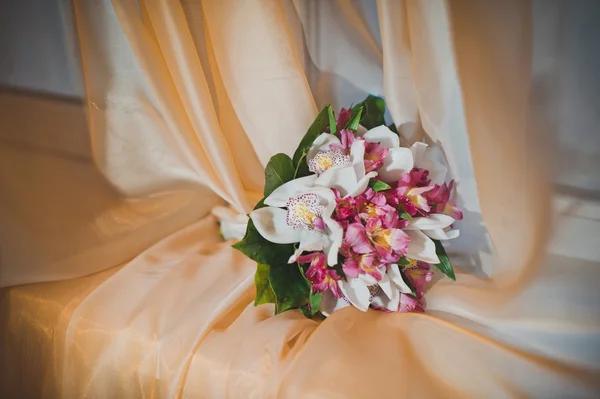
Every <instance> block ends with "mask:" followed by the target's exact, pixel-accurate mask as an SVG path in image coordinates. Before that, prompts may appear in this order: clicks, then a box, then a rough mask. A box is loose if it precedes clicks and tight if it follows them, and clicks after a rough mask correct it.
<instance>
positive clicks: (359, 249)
mask: <svg viewBox="0 0 600 399" xmlns="http://www.w3.org/2000/svg"><path fill="white" fill-rule="evenodd" d="M344 241H345V242H346V243H347V245H349V246H350V248H352V250H353V251H354V252H356V253H358V254H368V253H371V252H373V251H374V248H373V246H372V245H371V243H370V242H369V240H368V239H367V232H366V231H365V226H363V225H362V224H361V223H351V224H349V225H348V228H347V229H346V234H345V235H344Z"/></svg>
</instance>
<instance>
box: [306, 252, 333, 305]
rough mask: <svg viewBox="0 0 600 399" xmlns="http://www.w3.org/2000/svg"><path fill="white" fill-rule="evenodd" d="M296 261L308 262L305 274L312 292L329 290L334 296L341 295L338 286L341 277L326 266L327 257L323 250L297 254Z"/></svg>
mask: <svg viewBox="0 0 600 399" xmlns="http://www.w3.org/2000/svg"><path fill="white" fill-rule="evenodd" d="M297 261H298V263H310V266H309V267H308V269H307V270H306V273H305V276H306V278H307V279H308V281H310V283H311V285H312V290H313V292H325V291H327V290H329V291H331V293H332V294H333V296H335V297H336V298H340V297H341V296H342V292H341V291H340V288H339V286H338V281H340V280H341V277H340V276H339V275H338V273H337V272H336V271H335V270H334V269H332V268H330V267H328V266H327V257H326V256H325V254H324V253H323V252H313V253H310V254H307V255H302V256H299V257H298V259H297Z"/></svg>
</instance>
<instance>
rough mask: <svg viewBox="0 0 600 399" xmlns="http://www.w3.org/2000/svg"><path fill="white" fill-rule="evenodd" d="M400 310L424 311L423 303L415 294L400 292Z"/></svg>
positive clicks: (403, 311) (405, 311)
mask: <svg viewBox="0 0 600 399" xmlns="http://www.w3.org/2000/svg"><path fill="white" fill-rule="evenodd" d="M398 312H400V313H407V312H424V309H423V305H422V304H421V302H420V301H419V300H418V299H417V298H415V297H414V296H413V295H410V294H404V293H400V304H399V305H398Z"/></svg>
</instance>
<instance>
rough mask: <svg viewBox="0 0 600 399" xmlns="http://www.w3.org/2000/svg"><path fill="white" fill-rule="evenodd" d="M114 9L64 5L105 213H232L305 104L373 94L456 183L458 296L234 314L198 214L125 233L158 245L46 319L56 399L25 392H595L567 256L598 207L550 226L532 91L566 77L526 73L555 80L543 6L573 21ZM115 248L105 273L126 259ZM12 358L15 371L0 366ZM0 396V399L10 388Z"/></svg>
mask: <svg viewBox="0 0 600 399" xmlns="http://www.w3.org/2000/svg"><path fill="white" fill-rule="evenodd" d="M138 3H139V8H138V7H136V5H135V3H134V2H128V1H116V0H115V1H113V2H112V3H109V2H107V1H103V2H98V1H91V0H90V1H86V0H81V1H78V2H76V8H75V10H76V17H77V23H78V32H79V38H80V40H81V47H82V54H83V68H84V75H85V79H86V87H87V92H88V98H89V103H88V105H89V110H90V126H91V135H92V148H93V152H94V157H95V160H96V162H97V164H98V165H99V168H100V170H101V171H102V173H103V174H104V176H105V177H106V178H107V180H108V181H109V182H110V184H111V186H112V187H113V189H114V190H115V191H116V192H118V193H119V195H120V196H121V197H122V198H126V200H125V201H126V202H128V201H141V200H147V199H154V198H155V196H156V195H158V194H165V193H172V192H181V191H184V190H185V192H188V191H189V192H196V189H197V188H199V187H204V188H206V187H208V188H209V189H210V191H211V192H214V193H216V194H217V195H218V196H219V197H220V200H217V199H216V198H215V199H213V198H214V197H213V198H211V199H204V198H202V199H201V200H196V201H195V202H194V201H192V203H194V204H198V206H199V207H200V208H201V209H203V210H206V211H207V210H208V208H209V207H212V206H214V205H217V204H221V203H224V202H226V203H228V204H229V205H230V206H231V207H232V208H233V209H235V210H237V211H238V212H247V211H248V210H250V209H251V207H252V205H253V202H255V201H256V199H257V198H258V196H259V195H260V191H261V186H262V180H261V179H262V178H261V177H260V176H261V175H262V167H263V166H264V164H265V163H266V161H267V160H268V158H269V156H271V155H273V154H274V153H276V152H287V153H288V154H290V153H291V151H293V148H294V147H295V145H296V144H297V143H298V140H299V139H300V138H301V136H302V134H303V132H304V130H305V129H306V126H308V124H309V123H310V122H311V120H312V118H313V117H314V116H315V113H316V110H317V107H316V106H315V103H316V105H317V106H321V105H322V104H323V103H324V102H329V101H332V102H334V104H335V103H336V102H339V104H336V105H337V106H338V107H339V106H341V105H347V104H349V103H351V102H356V101H359V100H360V99H362V97H363V96H362V95H363V94H366V93H373V94H385V95H386V98H387V101H388V104H389V106H390V114H391V115H392V116H393V117H394V120H395V122H396V123H397V124H398V125H401V126H400V131H401V132H402V139H403V142H404V144H406V143H411V142H413V141H414V140H416V139H417V138H420V137H425V138H426V139H427V141H428V142H430V143H432V144H435V145H436V146H437V148H438V150H439V151H440V153H441V154H445V157H446V159H447V163H448V167H449V171H450V173H451V174H452V175H453V177H454V178H455V179H456V180H457V182H458V191H459V195H460V200H461V201H460V204H461V205H463V206H464V208H465V209H466V212H465V221H464V222H461V223H460V224H459V225H458V226H457V227H459V228H460V229H461V231H462V232H463V234H461V237H460V238H458V239H457V240H456V241H457V244H455V245H451V246H450V247H449V250H450V254H451V256H452V259H453V260H454V262H455V264H456V266H457V269H458V270H457V271H458V273H457V274H458V279H457V282H450V281H447V280H439V281H436V282H435V284H434V285H433V287H432V288H431V289H430V291H429V292H428V296H427V298H428V313H426V314H425V315H416V314H393V315H389V314H384V313H378V312H367V313H364V314H363V313H360V312H358V311H356V310H355V309H352V308H346V309H342V310H340V311H338V312H336V313H334V314H332V315H331V316H330V317H329V318H328V319H327V320H325V321H324V322H321V323H318V322H316V321H311V320H305V319H303V318H302V316H301V315H300V314H299V312H287V313H285V314H282V315H278V316H275V317H268V315H269V312H271V311H272V308H271V307H270V306H265V307H259V308H252V306H251V305H250V306H248V305H249V304H250V303H251V301H252V295H253V272H254V265H253V264H252V262H251V261H249V260H247V259H245V258H244V257H243V256H242V255H241V254H239V253H237V252H234V251H233V250H232V249H230V248H229V243H220V242H219V237H218V235H217V234H216V232H217V226H216V223H215V220H214V219H212V218H208V219H205V220H203V221H200V222H196V223H193V224H191V225H190V226H188V227H187V228H185V229H182V230H179V231H178V232H176V233H174V234H170V233H171V231H169V230H168V229H167V228H166V227H164V226H160V225H159V226H156V227H153V228H148V230H146V231H149V232H152V234H153V237H159V236H162V237H165V238H164V239H163V240H161V241H160V242H159V243H158V244H156V245H154V246H150V247H149V248H147V249H146V250H144V251H143V252H142V253H141V254H140V255H139V256H137V257H136V258H135V259H134V260H133V261H131V262H129V263H127V264H126V265H125V266H124V267H123V268H122V269H120V270H119V271H118V272H116V273H115V274H114V275H112V276H110V278H108V279H106V280H105V281H104V282H103V283H102V284H100V285H99V286H98V288H96V289H95V290H94V291H93V292H92V293H91V294H89V295H87V296H86V298H85V299H84V300H83V301H82V302H81V303H80V304H79V305H78V306H77V309H75V310H74V311H73V313H72V316H71V315H70V316H69V317H70V321H69V324H68V327H67V328H66V332H65V341H64V357H63V358H62V360H63V362H62V364H63V369H62V370H59V373H61V372H62V379H61V381H60V384H57V386H56V387H55V389H57V390H59V391H60V392H46V395H48V396H50V397H56V396H59V395H62V396H63V397H65V398H78V397H136V396H148V397H217V398H220V397H294V398H295V397H370V396H373V395H376V396H381V397H393V396H399V395H400V396H409V397H447V396H452V397H514V396H529V397H531V396H533V397H596V396H597V395H598V393H599V392H600V386H599V384H598V376H599V372H600V358H599V357H598V354H597V353H598V352H597V351H594V350H593V349H594V348H597V347H598V345H599V344H600V342H599V340H600V323H599V321H600V313H599V311H598V309H597V306H596V303H598V300H599V299H600V298H599V297H598V290H596V289H595V282H596V281H597V280H598V278H599V277H600V275H599V274H598V273H599V271H600V269H599V268H598V259H599V258H600V256H599V255H600V254H598V253H597V251H596V250H595V246H594V245H593V241H590V240H593V237H597V233H598V223H597V219H598V217H597V212H598V207H597V204H596V203H595V202H594V201H588V202H586V203H584V204H583V205H582V204H578V205H577V206H579V210H578V211H574V210H573V208H574V207H575V205H574V204H576V201H577V200H574V199H573V198H572V197H571V198H568V199H566V203H564V204H561V203H559V204H558V205H559V206H562V207H561V210H562V211H561V216H560V218H558V219H556V218H553V217H552V213H551V199H552V193H551V183H552V182H551V180H550V179H551V178H552V177H553V175H552V172H553V170H552V166H553V165H552V162H551V161H552V159H553V158H552V157H553V156H554V154H560V151H559V152H552V150H554V149H555V148H553V144H554V136H555V135H556V132H555V131H553V129H552V128H549V124H548V121H549V119H548V115H553V114H554V113H555V112H553V111H554V109H553V108H552V107H551V106H550V105H549V104H548V103H545V102H543V101H542V99H544V98H546V97H547V96H550V97H551V98H555V97H556V96H557V95H559V94H561V93H562V92H561V90H565V91H567V92H569V90H573V88H568V87H565V86H560V90H559V89H558V88H555V87H554V86H553V85H552V84H551V83H553V82H555V81H560V79H562V78H563V76H565V75H564V74H563V71H565V70H569V69H568V68H567V67H566V66H565V67H559V66H558V65H555V66H553V67H548V64H547V63H546V64H544V63H543V62H542V61H543V60H544V59H546V60H548V59H557V60H559V61H557V63H560V62H562V63H564V65H571V63H572V60H571V59H569V58H568V57H565V53H563V52H561V49H560V48H559V49H556V48H553V47H552V46H549V45H548V42H546V41H544V40H543V39H544V38H545V37H546V36H545V35H547V33H548V32H555V31H557V27H558V26H567V27H570V29H573V30H575V31H576V30H577V28H576V27H575V26H574V23H573V21H572V20H570V19H569V17H570V15H571V14H568V13H565V12H564V9H567V10H570V9H572V7H576V6H575V5H565V3H560V4H561V5H560V7H558V4H559V3H558V2H557V3H553V4H554V5H555V6H556V7H555V8H548V7H545V6H544V3H543V2H535V1H534V2H529V1H517V0H514V1H505V2H502V3H499V2H488V1H476V0H469V1H465V0H463V1H449V2H443V1H420V2H416V1H392V0H388V1H384V0H381V1H379V2H378V3H377V4H375V3H373V2H357V3H360V4H355V3H354V2H353V3H352V4H351V6H349V5H348V4H349V2H345V1H320V2H301V1H293V2H275V1H260V2H259V1H244V2H233V1H223V0H205V1H202V2H199V1H184V2H182V3H181V5H180V3H176V2H172V3H167V2H162V1H158V0H156V1H152V0H147V1H139V2H138ZM375 6H377V7H375ZM563 8H564V9H563ZM588 8H589V9H590V12H592V11H593V10H595V8H593V7H592V6H590V5H588ZM364 10H368V11H367V12H366V13H364ZM374 14H377V16H378V21H379V31H380V38H379V37H378V36H379V35H377V34H376V33H375V34H374V33H373V32H374V30H373V29H372V22H371V21H372V16H373V15H374ZM559 22H560V23H563V24H564V25H560V23H559ZM569 24H571V25H569ZM375 32H376V31H375ZM573 37H576V35H575V34H573ZM573 37H571V40H573ZM565 41H566V42H567V43H569V41H568V40H567V39H565ZM321 46H323V47H321ZM380 46H381V47H380ZM540 46H541V47H542V51H541V50H540ZM303 48H306V53H304V52H303V51H302V49H303ZM325 50H327V51H325ZM540 51H541V53H540ZM553 57H555V58H553ZM98 60H102V61H103V62H98ZM540 64H542V65H544V66H545V68H543V67H540ZM382 66H383V68H382ZM540 70H542V71H543V74H545V75H544V77H545V79H541V80H540V79H539V75H536V74H537V73H538V72H539V71H540ZM532 71H533V72H534V75H533V76H532ZM332 75H335V76H332ZM384 83H385V84H384ZM550 126H551V127H552V125H550ZM554 126H556V125H554ZM582 152H585V151H582ZM575 171H577V172H581V171H582V169H576V170H575ZM586 171H587V170H586ZM586 179H588V180H582V181H593V178H586ZM12 181H13V182H15V181H17V180H16V179H13V180H12ZM475 182H476V183H477V184H475ZM13 186H16V183H13ZM10 192H11V193H14V192H15V191H14V189H13V190H11V191H10ZM563 201H564V200H563ZM150 209H156V208H152V207H150ZM158 209H164V208H161V207H158ZM205 213H206V212H205ZM131 214H132V212H131V213H123V216H122V219H121V220H129V216H130V215H131ZM149 214H150V216H149V219H153V218H152V212H150V213H149ZM183 215H184V216H185V217H183V218H182V219H185V220H187V222H188V223H192V222H194V221H196V220H197V219H198V215H197V214H194V213H189V214H188V213H183ZM581 215H585V217H582V216H581ZM482 220H483V221H485V226H486V228H487V231H488V232H489V240H488V238H487V236H486V229H484V227H483V225H482ZM551 228H554V229H555V231H556V232H555V234H554V238H553V240H552V241H550V242H549V243H548V241H547V238H548V236H549V235H550V234H549V232H550V230H551ZM131 231H135V230H131ZM141 231H143V230H141ZM133 236H135V234H134V235H133ZM140 242H141V241H140ZM490 242H493V244H494V252H495V255H496V256H495V257H492V256H491V254H490V253H491V252H492V250H491V248H490ZM453 244H454V243H453ZM99 248H101V246H99ZM546 248H548V249H549V251H546ZM590 248H591V250H590ZM127 249H128V250H129V251H124V252H119V253H116V254H115V256H114V257H113V258H111V262H110V263H111V264H110V265H107V267H108V266H112V265H114V264H116V263H117V259H118V258H119V257H123V259H121V261H127V260H128V259H127V258H125V257H126V256H133V255H135V254H134V253H132V252H136V250H137V252H140V251H139V247H136V246H134V245H132V246H129V247H128V248H127ZM82 259H83V261H82V263H81V265H82V267H81V270H80V273H81V274H82V275H83V274H86V273H89V272H91V271H95V270H98V269H97V267H98V265H97V263H96V264H95V266H94V269H93V270H92V268H90V267H86V261H87V260H88V259H94V260H96V262H98V261H97V256H96V257H93V256H90V257H89V258H86V257H83V258H82ZM3 267H8V268H9V271H10V272H11V273H12V274H13V275H14V276H16V277H15V278H17V277H19V273H18V270H17V269H15V268H13V267H12V266H11V265H9V266H3ZM36 267H37V269H38V270H40V271H44V273H47V274H46V277H45V278H43V279H52V278H55V277H56V276H57V274H53V270H45V268H46V267H47V265H44V264H43V263H37V264H36V265H35V267H32V270H33V272H32V273H31V274H30V275H31V276H35V277H37V275H36V273H35V270H36ZM38 275H39V274H38ZM48 276H50V277H48ZM21 281H24V280H21ZM12 292H14V291H12ZM3 330H6V331H10V326H8V327H6V328H5V329H4V328H3ZM15 334H18V332H16V333H15V332H12V334H4V335H3V338H2V341H3V342H2V344H3V345H4V344H6V345H11V342H14V338H11V337H14V335H15ZM57 348H59V349H58V350H61V349H62V347H59V346H57ZM27 365H28V363H27V357H26V356H22V357H21V358H18V357H17V358H16V360H14V363H10V362H7V363H4V364H3V369H4V368H7V367H14V368H19V369H26V368H27ZM29 388H31V391H34V390H35V388H32V387H28V389H29ZM41 390H42V388H40V389H39V391H40V392H41ZM31 391H30V392H31ZM7 393H8V394H9V395H12V396H13V397H14V396H15V395H16V397H18V396H19V385H17V384H14V385H13V384H12V383H11V384H9V388H7Z"/></svg>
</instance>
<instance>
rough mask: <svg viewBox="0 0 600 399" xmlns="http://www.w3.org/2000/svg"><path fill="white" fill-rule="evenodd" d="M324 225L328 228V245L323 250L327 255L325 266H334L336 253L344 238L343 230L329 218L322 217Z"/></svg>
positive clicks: (336, 258) (336, 257)
mask: <svg viewBox="0 0 600 399" xmlns="http://www.w3.org/2000/svg"><path fill="white" fill-rule="evenodd" d="M323 220H325V225H326V226H327V228H328V235H329V243H328V245H327V247H326V248H325V253H326V254H327V264H328V265H329V266H335V265H337V263H338V252H339V250H340V247H341V246H342V240H343V238H344V230H343V229H342V226H340V224H339V223H338V222H336V221H335V220H333V219H331V217H324V218H323Z"/></svg>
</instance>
